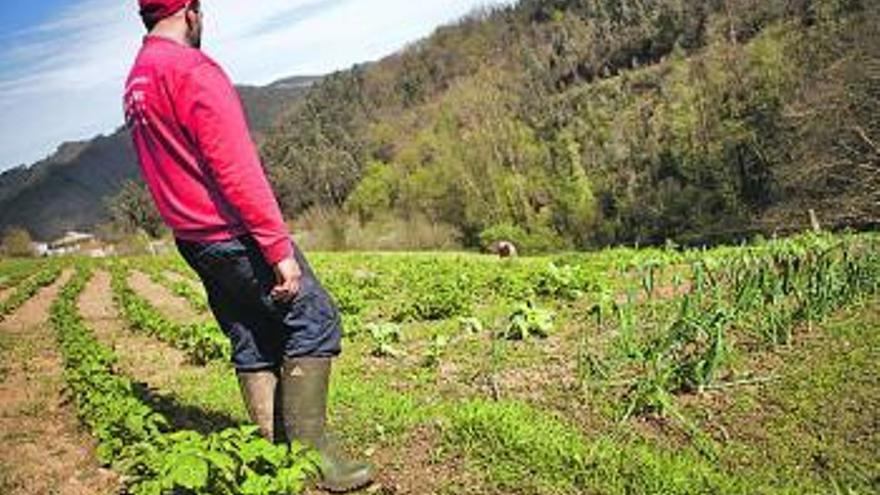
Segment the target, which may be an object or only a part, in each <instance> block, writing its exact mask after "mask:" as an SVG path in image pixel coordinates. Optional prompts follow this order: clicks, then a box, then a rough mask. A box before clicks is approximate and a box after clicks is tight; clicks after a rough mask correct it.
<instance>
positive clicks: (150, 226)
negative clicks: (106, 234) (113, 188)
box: [107, 180, 166, 238]
mask: <svg viewBox="0 0 880 495" xmlns="http://www.w3.org/2000/svg"><path fill="white" fill-rule="evenodd" d="M107 209H108V210H109V212H110V217H111V219H112V222H113V223H114V224H115V225H117V227H118V228H119V229H120V230H122V231H123V232H126V233H135V232H137V231H138V230H142V231H144V232H146V234H147V235H149V236H150V237H153V238H159V237H161V236H162V235H163V233H164V232H165V230H166V228H165V225H164V223H163V221H162V217H161V216H160V215H159V211H158V210H157V209H156V205H155V204H154V203H153V198H152V197H151V196H150V193H149V191H147V188H146V186H145V185H144V184H143V183H140V182H135V181H132V180H129V181H126V182H125V184H123V186H122V189H121V190H120V191H119V193H118V194H117V195H116V196H113V197H112V198H110V199H108V200H107Z"/></svg>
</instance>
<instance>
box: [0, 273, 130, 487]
mask: <svg viewBox="0 0 880 495" xmlns="http://www.w3.org/2000/svg"><path fill="white" fill-rule="evenodd" d="M71 275H72V272H71V271H69V270H68V271H66V272H65V273H64V274H63V275H62V276H61V277H60V278H59V280H58V281H56V282H55V283H54V284H52V285H51V286H49V287H47V288H45V289H42V290H41V291H40V292H38V293H37V294H36V295H35V296H34V297H33V298H32V299H30V300H29V301H28V302H26V303H25V304H24V305H23V306H22V307H21V308H19V309H18V310H17V311H16V312H14V313H13V314H12V315H10V316H9V318H7V319H6V320H5V321H3V322H2V323H0V338H2V340H3V354H4V356H3V361H4V363H5V364H4V368H5V373H4V379H3V382H2V383H0V435H2V443H3V446H4V448H3V449H0V492H2V493H4V494H9V495H31V494H33V495H38V494H39V495H45V494H50V493H51V494H64V495H80V494H82V495H86V494H88V495H95V494H109V493H113V492H114V491H116V488H117V487H118V486H119V483H118V480H117V478H116V476H115V475H114V474H113V473H112V472H111V471H109V470H106V469H102V468H101V467H100V466H99V465H98V463H97V461H96V460H95V457H94V455H93V448H94V443H93V442H92V440H91V439H90V437H89V436H88V435H87V434H86V433H84V432H83V431H81V429H80V428H79V427H78V425H77V421H76V418H75V415H74V413H73V411H71V410H70V407H68V406H67V405H66V404H65V398H64V379H63V375H62V370H63V363H62V359H61V356H60V354H59V352H58V349H57V345H56V342H55V338H54V335H53V332H52V328H51V326H50V323H49V321H48V315H49V307H50V305H51V303H52V301H53V300H54V299H55V297H56V296H57V294H58V291H59V290H60V288H61V287H62V286H63V284H64V282H66V281H67V280H68V279H69V278H70V276H71Z"/></svg>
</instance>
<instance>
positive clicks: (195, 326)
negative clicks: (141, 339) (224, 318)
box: [110, 263, 230, 364]
mask: <svg viewBox="0 0 880 495" xmlns="http://www.w3.org/2000/svg"><path fill="white" fill-rule="evenodd" d="M110 272H111V275H112V287H113V299H114V301H115V302H116V305H117V307H118V308H119V310H120V313H121V314H122V316H123V317H124V318H125V320H126V321H127V322H128V324H129V325H130V326H131V328H133V329H135V330H140V331H142V332H145V333H146V334H148V335H150V336H153V337H156V338H157V339H159V340H161V341H163V342H165V343H167V344H169V345H171V346H173V347H175V348H177V349H180V350H182V351H184V352H185V353H186V355H187V357H188V358H189V359H190V360H191V361H192V362H193V363H195V364H205V363H208V362H210V361H219V360H228V358H229V355H230V347H229V339H228V338H227V337H226V336H225V335H224V334H223V332H222V331H221V330H220V328H219V327H218V326H217V325H216V323H213V322H208V323H185V324H179V323H174V322H172V321H169V320H168V319H167V318H165V316H163V315H162V313H161V312H160V311H159V310H157V309H156V308H155V307H153V306H152V305H151V304H150V303H149V302H147V301H146V300H145V299H144V298H143V297H141V296H140V295H138V294H137V293H136V292H135V291H134V290H133V289H131V287H129V285H128V281H127V279H128V268H127V267H126V265H125V264H123V263H114V264H113V265H111V267H110Z"/></svg>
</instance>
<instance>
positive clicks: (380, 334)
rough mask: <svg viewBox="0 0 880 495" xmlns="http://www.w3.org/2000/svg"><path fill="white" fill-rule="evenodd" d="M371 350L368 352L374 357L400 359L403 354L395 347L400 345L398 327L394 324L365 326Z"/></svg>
mask: <svg viewBox="0 0 880 495" xmlns="http://www.w3.org/2000/svg"><path fill="white" fill-rule="evenodd" d="M367 333H368V334H369V335H370V339H371V342H372V344H373V349H372V351H371V352H370V354H372V355H373V356H376V357H400V356H402V355H403V352H402V351H400V350H399V349H397V348H396V347H395V345H396V344H399V343H400V325H397V324H395V323H370V324H368V325H367Z"/></svg>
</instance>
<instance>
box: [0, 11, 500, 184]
mask: <svg viewBox="0 0 880 495" xmlns="http://www.w3.org/2000/svg"><path fill="white" fill-rule="evenodd" d="M499 3H511V0H422V1H420V2H413V1H411V0H260V1H259V2H243V1H240V0H210V1H205V2H203V8H204V10H205V22H206V26H205V38H204V40H203V47H204V49H205V51H206V52H207V53H209V54H210V55H211V56H213V57H214V58H215V59H217V60H218V61H219V62H220V63H221V65H223V66H224V67H225V68H226V70H227V71H228V72H229V74H230V76H231V77H232V79H233V80H234V81H236V82H237V83H246V84H267V83H269V82H271V81H273V80H276V79H279V78H281V77H286V76H291V75H302V74H321V73H327V72H331V71H333V70H337V69H342V68H346V67H349V66H351V65H352V64H354V63H358V62H363V61H368V60H375V59H377V58H380V57H381V56H384V55H387V54H389V53H391V52H393V51H395V50H397V49H399V48H401V47H402V46H403V45H405V44H406V43H408V42H411V41H414V40H416V39H418V38H421V37H423V36H425V35H427V34H429V33H430V32H431V30H432V29H433V28H435V27H436V26H438V25H440V24H443V23H447V22H450V21H452V20H455V19H457V18H460V17H461V16H463V15H464V14H466V13H467V12H469V11H470V10H472V9H474V8H476V7H478V6H481V5H490V4H499ZM142 36H143V32H142V27H141V24H140V20H139V18H138V17H137V12H136V4H135V2H134V1H133V0H126V1H125V2H120V1H119V0H79V1H78V2H77V3H76V4H75V5H71V6H69V7H67V8H66V9H65V10H62V11H60V12H59V13H58V15H57V16H56V17H55V18H53V19H50V20H48V21H46V22H45V23H43V24H41V25H39V26H35V27H33V28H31V29H30V30H27V31H23V32H16V33H5V34H4V35H2V36H0V38H2V39H0V41H2V42H3V44H4V45H5V47H4V51H3V52H0V150H2V154H0V169H3V168H7V167H9V166H14V165H17V164H19V163H25V162H32V161H34V160H36V159H39V158H41V157H42V156H45V155H47V154H48V153H50V152H51V151H52V150H53V149H54V148H55V146H57V145H58V144H59V143H60V141H62V140H70V139H82V138H88V137H91V136H92V135H94V134H96V133H99V132H109V131H112V130H113V129H114V128H115V127H117V126H118V125H120V124H121V122H122V116H121V110H120V106H121V105H120V93H121V88H122V86H123V81H124V79H125V76H126V75H127V72H128V69H129V67H130V64H131V62H132V60H133V58H134V56H135V54H136V52H137V49H138V47H139V45H140V41H141V37H142Z"/></svg>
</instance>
